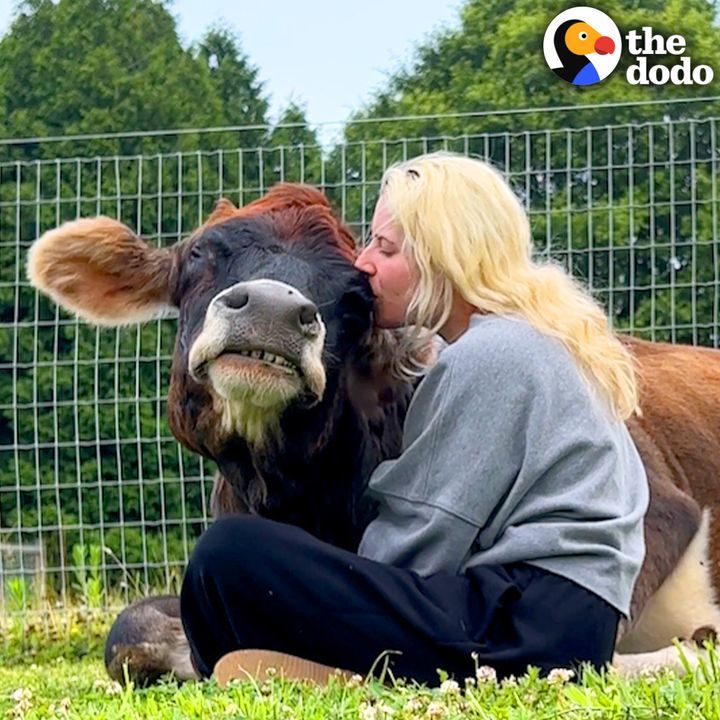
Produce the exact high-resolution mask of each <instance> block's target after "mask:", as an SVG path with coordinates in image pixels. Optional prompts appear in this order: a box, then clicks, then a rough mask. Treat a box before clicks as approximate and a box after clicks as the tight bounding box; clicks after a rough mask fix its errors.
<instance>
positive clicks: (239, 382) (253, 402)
mask: <svg viewBox="0 0 720 720" xmlns="http://www.w3.org/2000/svg"><path fill="white" fill-rule="evenodd" d="M207 374H208V380H209V381H210V383H211V384H212V387H213V390H214V391H215V393H216V394H217V395H218V396H219V397H221V398H222V399H224V400H226V401H229V402H240V403H242V404H243V405H250V406H253V407H256V408H262V409H269V408H274V407H276V406H278V405H279V406H281V407H283V408H284V407H286V406H287V405H288V404H289V403H290V402H291V401H292V400H294V399H295V398H296V397H297V396H298V395H300V393H302V391H303V387H304V382H303V380H302V379H301V377H300V372H299V370H297V369H296V368H291V367H284V366H279V365H277V366H276V365H271V364H270V363H267V362H264V361H263V360H257V359H255V358H249V357H246V356H243V355H239V354H237V353H223V354H222V355H220V356H219V357H217V358H215V360H213V361H212V362H210V363H209V364H208V368H207Z"/></svg>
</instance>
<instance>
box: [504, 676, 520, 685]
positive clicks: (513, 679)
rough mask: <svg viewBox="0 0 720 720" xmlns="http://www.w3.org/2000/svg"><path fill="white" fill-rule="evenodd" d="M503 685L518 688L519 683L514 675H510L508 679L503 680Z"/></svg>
mask: <svg viewBox="0 0 720 720" xmlns="http://www.w3.org/2000/svg"><path fill="white" fill-rule="evenodd" d="M501 684H502V685H503V686H504V687H516V686H517V684H518V681H517V678H516V677H515V676H514V675H508V676H507V677H506V678H503V680H502V683H501Z"/></svg>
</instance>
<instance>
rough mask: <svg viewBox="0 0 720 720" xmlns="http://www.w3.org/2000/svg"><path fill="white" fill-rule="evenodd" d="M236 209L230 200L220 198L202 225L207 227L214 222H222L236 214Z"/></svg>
mask: <svg viewBox="0 0 720 720" xmlns="http://www.w3.org/2000/svg"><path fill="white" fill-rule="evenodd" d="M237 213H238V209H237V208H236V207H235V205H233V203H232V201H231V200H228V199H227V198H220V199H219V200H218V201H217V202H216V203H215V207H214V208H213V211H212V212H211V213H210V215H209V217H208V219H207V220H206V221H205V223H204V226H205V227H209V226H210V225H214V224H215V223H219V222H222V221H223V220H229V219H230V218H231V217H234V216H235V215H237Z"/></svg>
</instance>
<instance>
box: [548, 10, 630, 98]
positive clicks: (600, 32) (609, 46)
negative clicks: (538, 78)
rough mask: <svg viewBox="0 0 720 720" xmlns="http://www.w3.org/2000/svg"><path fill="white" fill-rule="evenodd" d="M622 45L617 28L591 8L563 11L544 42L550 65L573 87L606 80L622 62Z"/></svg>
mask: <svg viewBox="0 0 720 720" xmlns="http://www.w3.org/2000/svg"><path fill="white" fill-rule="evenodd" d="M620 46H621V35H620V31H619V30H618V27H617V25H616V24H615V23H614V22H613V21H612V19H611V18H609V17H608V16H607V15H606V14H605V13H604V12H601V11H600V10H596V9H595V8H591V7H575V8H570V9H569V10H565V11H563V12H561V13H560V14H559V15H558V16H557V17H555V19H554V20H553V21H552V22H551V23H550V24H549V25H548V28H547V30H546V31H545V39H544V40H543V52H544V53H545V60H546V61H547V64H548V65H549V66H550V68H551V69H552V71H553V72H554V73H555V74H556V75H559V76H560V77H561V78H562V79H563V80H567V82H569V83H572V84H573V85H594V84H595V83H598V82H600V81H601V80H604V79H605V78H606V77H607V76H608V75H609V74H610V73H611V72H612V71H613V70H614V69H615V67H616V66H617V64H618V62H619V61H620Z"/></svg>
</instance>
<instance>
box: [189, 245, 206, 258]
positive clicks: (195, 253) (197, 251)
mask: <svg viewBox="0 0 720 720" xmlns="http://www.w3.org/2000/svg"><path fill="white" fill-rule="evenodd" d="M202 256H203V251H202V248H201V247H199V246H198V245H195V246H194V247H193V248H192V249H191V250H190V259H191V260H199V259H200V258H201V257H202Z"/></svg>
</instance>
